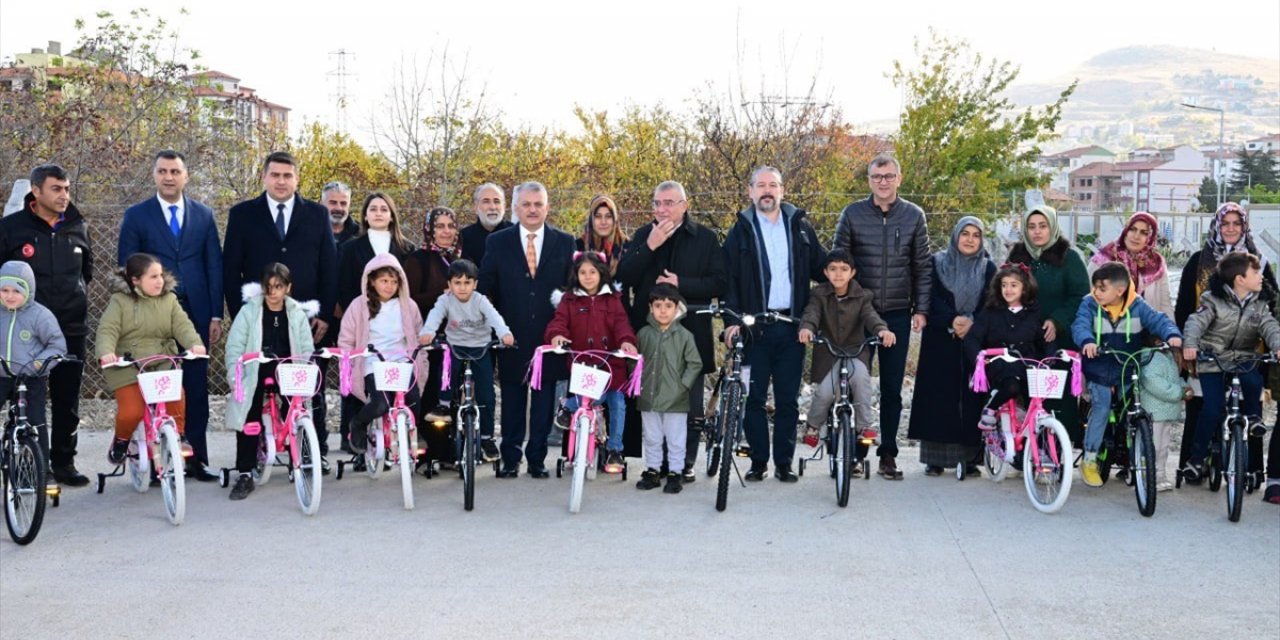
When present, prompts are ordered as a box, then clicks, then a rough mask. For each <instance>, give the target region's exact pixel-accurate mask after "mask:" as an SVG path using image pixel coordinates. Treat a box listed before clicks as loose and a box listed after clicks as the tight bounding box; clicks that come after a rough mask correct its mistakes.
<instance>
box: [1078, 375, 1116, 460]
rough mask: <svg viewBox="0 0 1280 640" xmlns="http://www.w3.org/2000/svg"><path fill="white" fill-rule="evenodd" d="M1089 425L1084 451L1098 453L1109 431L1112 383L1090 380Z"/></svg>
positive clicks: (1086, 431) (1085, 432) (1085, 431)
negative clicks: (1104, 436)
mask: <svg viewBox="0 0 1280 640" xmlns="http://www.w3.org/2000/svg"><path fill="white" fill-rule="evenodd" d="M1088 384H1089V397H1090V398H1091V400H1090V402H1092V403H1093V404H1091V405H1089V425H1088V426H1087V427H1086V428H1085V430H1084V452H1085V453H1097V452H1098V449H1101V448H1102V436H1103V435H1105V434H1106V432H1107V419H1108V418H1109V417H1110V416H1111V385H1109V384H1098V383H1096V382H1092V381H1091V382H1089V383H1088Z"/></svg>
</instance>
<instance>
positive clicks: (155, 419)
mask: <svg viewBox="0 0 1280 640" xmlns="http://www.w3.org/2000/svg"><path fill="white" fill-rule="evenodd" d="M208 358H209V356H208V355H196V354H191V353H187V354H183V355H177V356H171V355H165V354H158V355H154V356H149V357H146V358H141V359H138V360H131V359H129V357H128V354H125V357H124V358H122V359H120V360H117V361H116V362H114V363H112V364H109V365H105V366H106V367H135V368H137V370H138V373H143V372H144V371H146V368H147V367H148V366H151V365H153V364H156V363H158V362H168V363H170V364H172V365H173V366H174V367H178V368H181V366H182V361H183V360H195V359H206V360H207V359H208ZM104 368H105V367H104ZM166 404H167V403H164V402H159V403H155V404H152V403H150V402H145V401H144V402H143V405H142V427H143V433H144V435H145V438H146V441H147V455H148V457H150V458H151V460H152V464H154V465H156V466H154V467H152V471H153V472H154V473H155V474H156V475H163V474H164V471H165V470H164V469H163V468H162V467H161V466H159V465H160V455H159V450H158V449H157V448H156V445H158V444H160V425H162V424H164V423H165V421H167V420H173V418H172V417H171V416H170V415H169V412H168V410H167V409H166V408H165V405H166ZM174 428H175V430H176V429H177V427H176V422H175V427H174ZM138 453H139V455H141V452H138ZM191 455H192V452H191V449H189V448H187V447H183V448H182V457H183V458H184V459H185V458H190V457H191ZM122 466H123V463H121V464H120V465H116V471H120V468H121V467H122ZM121 473H122V472H121ZM121 473H111V474H108V475H107V476H106V477H108V478H110V477H113V476H117V475H121ZM99 486H101V483H99ZM99 493H101V489H100V490H99Z"/></svg>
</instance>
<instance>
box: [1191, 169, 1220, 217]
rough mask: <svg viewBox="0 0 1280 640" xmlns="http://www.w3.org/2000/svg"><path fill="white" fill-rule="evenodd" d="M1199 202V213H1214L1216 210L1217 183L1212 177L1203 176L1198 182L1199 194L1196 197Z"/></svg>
mask: <svg viewBox="0 0 1280 640" xmlns="http://www.w3.org/2000/svg"><path fill="white" fill-rule="evenodd" d="M1196 199H1198V200H1199V201H1200V206H1199V207H1198V209H1199V210H1200V211H1216V210H1217V209H1218V183H1217V181H1216V180H1214V179H1213V177H1212V176H1205V177H1204V180H1201V181H1200V193H1199V194H1197V195H1196Z"/></svg>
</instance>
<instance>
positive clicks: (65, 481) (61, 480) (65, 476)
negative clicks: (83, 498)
mask: <svg viewBox="0 0 1280 640" xmlns="http://www.w3.org/2000/svg"><path fill="white" fill-rule="evenodd" d="M50 471H51V472H52V473H53V479H54V480H57V481H58V484H60V485H64V486H68V487H87V486H89V479H88V478H86V477H84V474H82V473H80V472H79V471H76V465H74V464H68V465H65V466H61V467H54V468H53V469H51V470H50Z"/></svg>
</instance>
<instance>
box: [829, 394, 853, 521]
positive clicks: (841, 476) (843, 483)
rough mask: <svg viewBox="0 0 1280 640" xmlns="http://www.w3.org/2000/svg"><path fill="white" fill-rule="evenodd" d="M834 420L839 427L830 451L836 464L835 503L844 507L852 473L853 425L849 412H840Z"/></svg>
mask: <svg viewBox="0 0 1280 640" xmlns="http://www.w3.org/2000/svg"><path fill="white" fill-rule="evenodd" d="M836 422H837V424H839V427H837V428H836V434H835V436H836V437H835V438H834V442H835V446H834V447H832V448H833V449H834V451H832V452H831V454H832V455H833V456H835V464H836V504H838V505H840V506H841V507H846V506H849V478H850V476H851V475H852V474H853V456H854V453H853V447H854V443H853V425H851V424H849V414H847V413H845V412H840V416H839V417H838V418H837V419H836Z"/></svg>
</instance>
